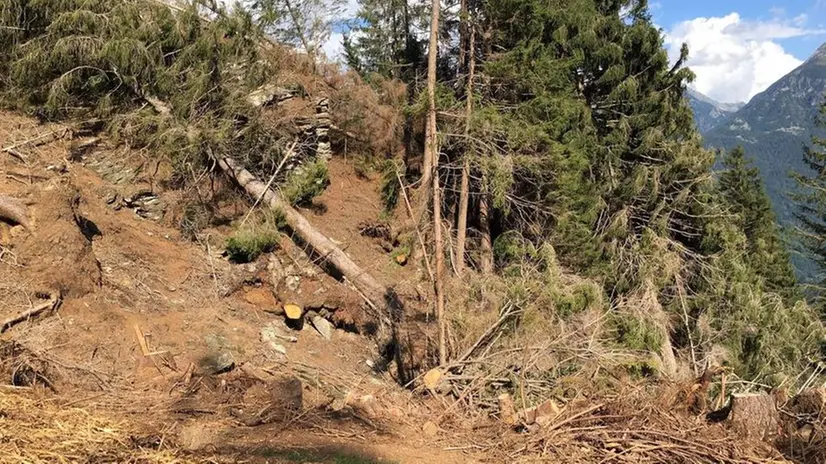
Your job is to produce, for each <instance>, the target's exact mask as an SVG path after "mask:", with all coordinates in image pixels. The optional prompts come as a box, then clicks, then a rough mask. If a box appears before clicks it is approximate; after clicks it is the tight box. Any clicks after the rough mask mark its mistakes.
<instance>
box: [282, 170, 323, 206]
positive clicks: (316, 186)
mask: <svg viewBox="0 0 826 464" xmlns="http://www.w3.org/2000/svg"><path fill="white" fill-rule="evenodd" d="M328 185H330V174H329V172H328V171H327V163H326V162H325V161H323V160H320V159H319V160H315V161H313V162H311V163H307V164H305V165H303V166H301V168H299V169H298V170H296V171H295V172H294V173H292V175H290V177H289V178H288V179H287V182H286V184H285V185H284V186H283V187H282V190H281V193H282V195H283V196H284V199H285V200H287V201H289V202H290V203H291V204H293V205H296V206H306V205H309V204H310V203H312V201H313V198H315V197H317V196H319V195H321V194H322V193H323V192H324V190H325V189H326V188H327V186H328Z"/></svg>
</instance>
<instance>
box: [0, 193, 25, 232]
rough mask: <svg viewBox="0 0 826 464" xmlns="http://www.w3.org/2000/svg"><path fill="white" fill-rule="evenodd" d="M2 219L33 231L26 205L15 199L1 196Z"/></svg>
mask: <svg viewBox="0 0 826 464" xmlns="http://www.w3.org/2000/svg"><path fill="white" fill-rule="evenodd" d="M0 219H5V220H7V221H11V222H12V223H14V224H20V225H21V226H23V227H25V228H26V229H30V230H31V223H30V222H29V215H28V210H27V209H26V205H24V204H23V203H22V202H21V201H20V200H18V199H16V198H14V197H10V196H8V195H0Z"/></svg>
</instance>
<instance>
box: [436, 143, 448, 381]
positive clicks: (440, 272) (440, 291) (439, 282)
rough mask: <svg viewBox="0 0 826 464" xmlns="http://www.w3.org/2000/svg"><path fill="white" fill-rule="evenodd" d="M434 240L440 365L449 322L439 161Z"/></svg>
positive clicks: (444, 349)
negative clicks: (447, 318) (446, 316)
mask: <svg viewBox="0 0 826 464" xmlns="http://www.w3.org/2000/svg"><path fill="white" fill-rule="evenodd" d="M433 238H434V241H435V246H436V250H435V254H436V278H435V282H434V283H435V285H434V286H435V292H436V317H438V319H439V364H440V365H442V366H444V365H446V364H447V321H446V320H445V284H444V280H445V244H444V239H443V237H442V191H441V188H440V186H439V161H438V158H437V159H436V160H435V162H434V164H433Z"/></svg>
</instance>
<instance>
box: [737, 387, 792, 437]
mask: <svg viewBox="0 0 826 464" xmlns="http://www.w3.org/2000/svg"><path fill="white" fill-rule="evenodd" d="M727 423H728V425H729V427H731V428H732V429H733V430H735V431H736V432H737V433H739V434H740V435H741V436H742V437H743V438H746V439H751V440H763V441H771V440H773V439H774V438H776V437H777V435H778V432H779V427H780V414H779V412H778V411H777V406H776V405H775V402H774V397H772V396H771V395H766V394H762V393H737V394H734V395H732V398H731V412H730V413H729V416H728V419H727Z"/></svg>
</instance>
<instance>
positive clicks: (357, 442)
mask: <svg viewBox="0 0 826 464" xmlns="http://www.w3.org/2000/svg"><path fill="white" fill-rule="evenodd" d="M63 130H64V128H62V127H58V126H42V125H38V124H37V123H36V121H34V120H31V119H28V118H25V117H20V116H17V115H14V114H9V113H1V114H0V140H2V145H3V146H9V145H11V144H14V143H19V142H21V141H26V140H31V139H34V138H36V137H37V136H38V135H41V134H47V133H50V132H52V131H58V132H59V133H60V137H59V138H58V139H57V140H55V141H53V142H51V143H48V144H44V145H41V146H37V147H35V146H31V145H29V146H24V147H21V148H20V149H19V150H18V152H19V153H20V154H22V155H23V156H24V160H21V159H19V158H17V157H15V156H11V155H10V154H7V153H3V154H0V194H5V195H10V196H12V197H15V198H17V199H19V200H22V201H23V202H24V203H25V204H26V205H27V207H28V212H29V216H30V218H31V220H32V224H33V225H32V228H31V230H26V229H24V228H23V227H21V226H11V225H10V224H4V225H3V226H2V227H3V228H4V229H5V231H6V232H5V233H4V235H3V242H2V243H0V245H2V249H0V251H1V252H2V255H1V256H0V302H1V303H2V304H0V317H2V318H7V317H11V316H13V315H15V314H18V313H19V312H22V311H25V310H26V309H27V308H29V307H31V306H33V305H35V304H37V303H38V302H39V301H40V300H39V298H38V296H39V295H45V294H49V293H60V294H61V295H62V304H61V305H60V307H59V310H58V311H56V312H55V313H54V314H47V315H44V316H41V317H38V318H35V319H33V320H30V321H27V322H24V323H22V324H19V325H17V326H14V327H12V328H11V329H10V330H9V331H7V333H6V334H4V335H3V338H2V340H0V344H3V346H7V345H8V346H10V345H9V344H12V343H13V344H14V346H15V347H19V349H17V350H16V351H14V353H12V352H8V353H7V355H8V356H4V358H3V367H4V369H3V371H2V373H1V374H2V375H3V377H0V383H3V384H8V385H14V384H17V385H16V387H15V388H13V390H11V393H8V392H7V393H4V394H10V395H22V396H21V398H26V399H28V400H31V401H35V402H43V401H45V402H48V404H49V405H52V406H53V407H54V406H56V407H57V411H59V410H63V409H65V408H70V409H74V408H82V409H83V410H84V411H86V412H88V413H89V414H93V415H94V416H95V417H99V418H101V420H102V421H108V420H111V421H114V422H113V423H118V424H122V425H123V429H124V430H125V432H124V433H128V434H129V435H130V436H132V437H134V438H135V440H134V443H135V444H133V445H129V446H127V450H128V449H133V450H134V451H135V456H137V450H138V449H146V448H149V449H158V450H167V451H169V450H173V451H174V454H175V455H176V456H178V457H179V458H186V459H193V460H201V459H209V460H218V461H227V462H235V461H245V462H296V461H298V462H303V461H305V460H306V461H307V462H309V461H312V462H370V460H378V461H382V462H384V461H387V462H411V463H412V462H447V461H457V460H458V461H462V462H464V461H465V460H466V458H465V457H464V455H463V454H462V453H461V452H458V451H454V452H449V451H442V450H441V447H438V446H432V444H430V443H428V441H429V440H426V439H423V438H422V437H423V435H422V433H421V432H420V431H419V428H420V423H419V420H418V419H417V416H419V415H420V413H419V412H416V413H414V411H419V410H421V408H420V407H419V406H418V405H416V401H417V400H416V399H415V398H414V397H413V396H411V394H410V393H409V392H408V391H406V390H404V389H402V388H400V387H399V386H398V385H397V383H396V382H395V380H394V379H393V377H392V375H391V373H389V372H383V371H381V370H379V369H376V368H374V367H375V366H377V365H379V364H381V361H380V359H378V353H377V349H376V347H375V346H372V344H371V342H370V341H369V339H368V338H366V337H364V336H361V335H359V334H357V333H353V331H357V330H358V329H359V327H360V324H361V319H362V315H361V309H360V306H361V304H362V300H361V298H360V297H359V296H358V294H357V293H355V292H353V291H351V290H349V289H348V288H346V287H345V286H343V285H341V284H340V283H339V282H337V281H335V280H334V279H332V278H330V277H328V276H327V275H326V274H324V273H323V272H322V271H321V270H320V268H318V267H317V266H314V264H313V263H311V262H309V260H308V259H307V257H306V256H305V255H303V254H302V253H301V250H300V249H296V248H295V246H294V245H291V242H290V241H289V240H288V239H287V238H284V240H283V249H282V250H280V251H279V252H277V253H275V254H271V255H266V256H264V257H262V258H261V259H259V261H258V262H257V263H252V264H244V265H236V264H232V263H230V262H228V260H227V259H226V258H225V257H223V256H221V251H222V249H223V244H224V240H225V238H226V237H227V236H228V234H230V233H231V232H232V228H231V227H230V226H229V225H217V226H215V225H213V226H212V228H210V229H207V230H205V231H204V232H203V234H201V235H200V238H199V239H198V240H195V241H191V240H187V239H186V238H184V237H183V236H182V235H181V233H180V232H179V228H178V222H179V221H180V217H181V214H180V207H179V206H180V203H179V200H180V198H181V196H182V192H180V191H175V190H171V189H169V190H166V189H164V188H163V187H162V182H161V181H160V180H159V179H161V178H162V173H163V172H164V170H165V169H167V168H165V167H164V166H163V165H160V164H154V162H153V161H152V159H151V157H150V156H149V154H147V153H142V152H136V151H132V150H128V149H125V148H123V147H115V146H109V145H107V144H106V142H103V143H101V144H99V145H97V146H95V147H94V148H92V149H91V150H87V151H86V152H85V153H83V154H82V156H81V157H80V158H79V159H74V160H70V157H72V151H73V150H72V148H73V147H74V146H76V145H78V144H79V143H82V142H83V141H84V140H85V139H83V138H80V137H76V138H72V136H71V133H64V132H63ZM348 169H352V168H350V167H349V166H348V165H347V163H346V162H344V161H336V162H334V163H333V166H332V170H333V172H332V176H333V179H334V180H333V185H332V188H331V189H330V191H328V192H327V193H326V194H325V195H324V196H323V197H322V198H320V199H319V200H318V205H324V206H326V208H324V206H319V208H317V209H314V210H312V211H311V210H308V211H306V214H307V215H308V217H309V218H310V219H311V221H312V222H313V223H314V224H316V225H318V227H319V228H321V229H322V230H323V231H324V232H325V233H328V234H330V236H331V237H332V238H334V239H336V240H338V241H340V242H341V243H344V244H345V245H343V247H344V248H345V249H346V250H347V251H348V253H351V255H352V256H353V257H354V259H356V260H357V261H358V262H359V263H360V264H362V265H364V266H365V267H366V268H367V269H369V270H370V271H371V272H375V273H376V275H377V276H379V278H380V279H381V280H382V281H383V282H384V283H390V282H405V281H413V280H414V278H413V277H410V276H407V275H406V274H409V272H407V271H406V270H404V269H400V268H399V266H398V265H397V264H395V263H393V261H392V258H391V257H390V256H389V254H387V253H386V252H385V251H384V250H382V249H381V248H380V247H378V246H375V244H373V243H371V242H370V241H369V240H368V239H364V238H362V237H361V236H360V234H359V231H358V223H360V222H362V221H366V220H375V218H376V217H377V214H376V213H377V209H376V208H377V205H378V200H377V198H376V188H375V187H376V186H375V185H374V184H373V183H371V182H369V181H366V180H361V179H357V178H355V177H354V176H347V178H345V176H343V175H341V172H342V171H346V170H348ZM159 173H160V174H159ZM194 188H203V189H210V188H213V189H217V188H219V187H216V186H215V185H211V183H210V182H203V183H202V184H200V185H198V186H196V187H194ZM142 191H147V192H152V193H154V194H156V195H157V196H158V198H157V201H158V202H160V203H161V204H163V205H164V210H165V211H166V213H167V214H166V216H165V217H164V218H163V219H161V220H154V219H152V218H150V219H147V218H144V217H141V216H140V215H138V214H137V213H136V211H135V210H134V209H133V208H130V207H127V206H122V207H120V208H115V207H114V206H115V205H118V204H119V202H120V200H119V199H121V198H129V197H131V196H133V195H135V193H139V192H142ZM183 193H184V194H186V193H187V192H183ZM113 198H118V200H117V201H114V202H113V201H112V199H113ZM219 207H220V210H221V211H220V212H221V214H224V215H226V216H229V217H242V215H243V214H245V213H246V211H247V209H248V203H246V202H245V199H244V198H242V197H240V196H237V197H236V198H231V197H230V198H228V199H225V200H224V201H223V202H222V203H219ZM322 210H323V211H325V212H323V213H322V212H321V211H322ZM10 226H11V227H10ZM348 244H349V245H350V246H349V247H348V246H347V245H348ZM285 275H286V276H287V277H288V278H296V280H297V281H298V282H299V283H298V285H297V286H294V287H293V288H287V286H286V284H285V279H284V276H285ZM282 299H284V300H288V299H289V300H293V301H292V302H297V303H299V304H302V305H304V306H322V305H324V304H325V303H327V304H329V303H330V302H331V301H332V302H334V304H333V306H335V307H336V308H337V309H336V310H335V316H334V319H335V321H336V323H337V325H339V326H340V327H342V329H337V330H335V332H334V333H333V337H332V340H329V341H328V340H325V339H324V338H323V337H322V336H320V335H319V333H318V332H316V331H315V330H314V329H313V327H312V326H311V325H310V324H305V325H304V327H303V328H302V330H298V331H297V330H293V329H290V328H288V327H287V326H286V325H285V324H284V317H283V316H282V315H281V314H279V311H278V308H279V307H280V304H282V303H284V302H285V301H280V300H282ZM267 327H273V328H274V329H273V330H275V331H276V332H277V333H279V334H281V335H284V336H287V337H296V338H297V341H296V342H295V343H291V342H290V341H287V340H280V341H279V340H275V341H273V340H262V335H261V331H262V329H264V328H267ZM343 329H348V330H343ZM141 338H143V339H144V340H145V345H144V344H143V341H142V340H141ZM274 345H280V346H279V347H274ZM279 351H283V352H286V354H282V352H279ZM147 352H148V355H147ZM227 353H228V354H229V355H230V356H231V357H232V360H233V361H234V368H233V369H232V370H230V371H229V372H221V373H214V372H211V371H210V370H211V369H212V368H213V367H214V364H215V362H216V359H217V358H219V357H220V356H221V355H224V354H227ZM244 364H247V365H249V366H256V367H257V368H259V369H263V370H265V371H266V373H268V374H270V375H273V376H274V377H276V378H281V377H288V378H292V377H297V378H299V379H300V380H301V381H302V390H303V392H302V393H303V404H302V408H301V409H300V410H299V411H293V413H292V414H290V415H288V416H284V417H282V418H279V419H278V420H272V419H268V420H263V421H262V422H265V423H263V424H260V425H255V426H247V425H244V421H245V416H244V415H245V414H248V413H249V412H250V411H254V412H257V411H259V410H260V409H262V408H266V407H267V405H268V404H270V403H271V402H272V397H274V396H278V395H280V394H281V393H279V392H277V391H269V390H272V388H270V386H268V385H265V384H263V383H262V382H260V381H257V380H255V379H251V378H250V377H249V376H248V375H245V374H244V373H242V372H240V369H239V366H241V365H244ZM371 366H374V367H371ZM23 367H25V368H26V369H29V370H32V371H35V372H36V374H32V375H30V376H29V378H25V379H24V378H22V377H21V376H20V375H17V374H16V372H17V371H20V370H21V369H23ZM45 411H46V410H45V409H44V413H45ZM267 422H271V423H267ZM130 447H131V448H130ZM43 452H44V454H43V455H38V454H37V453H38V452H37V451H31V452H30V453H29V454H28V455H26V454H23V453H22V452H21V453H18V456H27V457H28V458H36V459H34V461H35V462H38V459H39V460H42V461H43V462H45V461H49V460H50V459H49V457H48V453H47V452H46V450H43ZM127 454H130V453H128V452H127ZM342 456H345V457H346V456H350V457H353V456H355V457H359V456H361V457H364V460H362V461H359V460H355V459H356V458H355V457H353V458H352V460H351V461H341V459H344V458H343V457H342ZM157 459H160V458H157ZM348 459H349V458H348ZM81 460H83V459H81ZM4 461H5V462H18V461H17V459H15V458H11V459H10V460H5V458H2V457H0V462H4ZM159 462H160V461H159Z"/></svg>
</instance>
